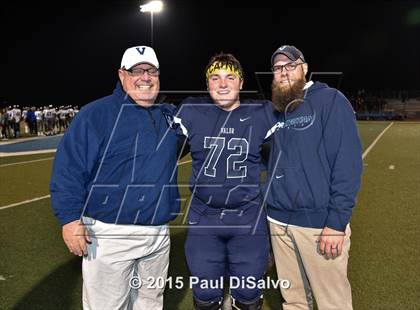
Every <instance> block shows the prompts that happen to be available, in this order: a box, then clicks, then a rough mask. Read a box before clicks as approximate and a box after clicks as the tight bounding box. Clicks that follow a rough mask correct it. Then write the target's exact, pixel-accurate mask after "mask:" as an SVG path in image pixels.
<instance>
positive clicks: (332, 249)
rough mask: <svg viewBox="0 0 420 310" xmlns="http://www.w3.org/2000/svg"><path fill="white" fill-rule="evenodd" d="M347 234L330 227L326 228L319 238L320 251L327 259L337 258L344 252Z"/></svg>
mask: <svg viewBox="0 0 420 310" xmlns="http://www.w3.org/2000/svg"><path fill="white" fill-rule="evenodd" d="M344 236H345V233H344V232H342V231H339V230H335V229H332V228H329V227H324V229H323V230H322V232H321V235H320V236H319V237H318V240H317V242H319V251H320V252H321V254H322V255H325V256H326V257H327V258H336V257H337V256H339V255H341V252H342V250H343V242H344Z"/></svg>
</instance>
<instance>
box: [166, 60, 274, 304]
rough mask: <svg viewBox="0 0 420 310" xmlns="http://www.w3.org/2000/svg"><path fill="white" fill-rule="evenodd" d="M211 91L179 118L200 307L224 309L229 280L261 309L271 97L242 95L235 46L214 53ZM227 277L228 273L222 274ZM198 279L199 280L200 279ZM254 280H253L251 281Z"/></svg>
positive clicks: (235, 293) (189, 251)
mask: <svg viewBox="0 0 420 310" xmlns="http://www.w3.org/2000/svg"><path fill="white" fill-rule="evenodd" d="M206 81H207V88H208V91H209V94H210V97H209V98H208V97H207V98H187V99H186V100H184V101H183V103H182V105H181V106H180V108H179V111H178V114H177V117H175V118H174V123H175V124H178V127H177V130H178V132H179V134H180V135H184V136H185V137H187V139H186V141H187V143H188V144H189V147H190V152H191V157H192V175H191V178H190V189H191V192H192V198H191V201H190V206H189V212H188V224H189V229H188V237H187V241H186V244H185V251H186V258H187V263H188V267H189V269H190V272H191V274H192V276H193V278H195V279H198V280H199V281H198V283H196V284H195V285H193V298H194V306H195V308H196V309H200V310H201V309H212V310H213V309H221V307H222V303H223V284H224V283H223V282H230V280H231V279H233V278H235V281H236V282H235V283H237V281H238V280H239V279H240V280H243V282H244V283H243V285H235V286H234V287H233V286H231V287H230V293H231V297H232V307H233V308H234V309H261V308H262V303H263V300H262V290H261V289H259V288H256V287H253V286H252V285H247V282H246V281H248V280H257V281H258V280H259V279H262V277H263V275H264V273H265V271H266V268H267V262H268V254H269V239H268V233H267V225H266V214H265V210H264V208H263V197H262V194H261V191H260V173H261V155H260V152H261V147H262V144H263V143H264V141H265V139H266V136H267V133H268V132H269V131H270V128H271V127H272V125H273V121H272V113H273V111H272V105H271V102H269V101H257V100H253V101H241V100H240V98H239V93H240V90H241V89H242V86H243V83H244V78H243V70H242V67H241V64H240V63H239V61H238V60H237V59H236V58H235V57H234V56H233V55H231V54H224V53H221V54H218V55H215V56H214V57H212V59H211V60H210V62H209V64H208V65H207V68H206ZM221 279H223V280H221ZM196 282H197V281H196ZM248 284H249V283H248Z"/></svg>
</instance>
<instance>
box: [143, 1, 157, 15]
mask: <svg viewBox="0 0 420 310" xmlns="http://www.w3.org/2000/svg"><path fill="white" fill-rule="evenodd" d="M162 8H163V2H162V1H151V2H149V3H146V4H143V5H140V11H141V12H150V13H152V14H153V13H157V12H160V11H162Z"/></svg>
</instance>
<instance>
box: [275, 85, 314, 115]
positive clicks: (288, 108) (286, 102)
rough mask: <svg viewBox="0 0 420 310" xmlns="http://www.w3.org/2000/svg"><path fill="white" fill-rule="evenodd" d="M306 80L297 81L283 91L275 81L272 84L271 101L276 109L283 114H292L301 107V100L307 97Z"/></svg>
mask: <svg viewBox="0 0 420 310" xmlns="http://www.w3.org/2000/svg"><path fill="white" fill-rule="evenodd" d="M305 83H306V80H305V78H303V79H300V80H298V81H296V82H295V83H294V84H293V85H292V86H291V87H289V88H287V89H282V88H280V87H279V85H277V83H276V82H275V81H274V80H273V83H272V84H271V101H272V102H273V105H274V108H275V109H276V110H277V111H279V112H281V113H284V112H287V113H291V112H293V111H294V110H296V108H297V107H298V106H299V104H300V103H301V102H302V101H301V99H303V97H304V96H305V91H304V90H303V88H304V87H305Z"/></svg>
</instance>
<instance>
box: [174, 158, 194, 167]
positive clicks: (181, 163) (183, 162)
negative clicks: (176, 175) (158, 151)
mask: <svg viewBox="0 0 420 310" xmlns="http://www.w3.org/2000/svg"><path fill="white" fill-rule="evenodd" d="M190 162H192V159H189V160H186V161H182V162H180V163H178V164H177V165H178V166H181V165H183V164H187V163H190Z"/></svg>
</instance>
